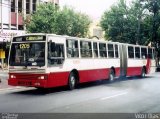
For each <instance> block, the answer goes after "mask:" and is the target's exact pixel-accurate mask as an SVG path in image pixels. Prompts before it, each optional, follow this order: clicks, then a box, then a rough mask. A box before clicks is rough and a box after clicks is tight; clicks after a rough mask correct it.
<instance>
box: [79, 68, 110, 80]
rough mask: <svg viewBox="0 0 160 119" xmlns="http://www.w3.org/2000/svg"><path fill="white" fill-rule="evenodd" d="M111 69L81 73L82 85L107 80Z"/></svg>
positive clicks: (83, 71)
mask: <svg viewBox="0 0 160 119" xmlns="http://www.w3.org/2000/svg"><path fill="white" fill-rule="evenodd" d="M108 74H109V69H95V70H82V71H79V77H80V83H82V82H89V81H96V80H101V79H107V78H108V77H107V76H108Z"/></svg>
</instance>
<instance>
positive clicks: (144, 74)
mask: <svg viewBox="0 0 160 119" xmlns="http://www.w3.org/2000/svg"><path fill="white" fill-rule="evenodd" d="M145 77H146V72H145V68H144V67H143V68H142V71H141V78H145Z"/></svg>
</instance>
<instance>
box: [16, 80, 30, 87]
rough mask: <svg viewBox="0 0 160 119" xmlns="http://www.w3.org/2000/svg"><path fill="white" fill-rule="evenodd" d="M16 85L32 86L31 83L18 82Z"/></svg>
mask: <svg viewBox="0 0 160 119" xmlns="http://www.w3.org/2000/svg"><path fill="white" fill-rule="evenodd" d="M18 85H23V86H28V85H32V82H30V81H18Z"/></svg>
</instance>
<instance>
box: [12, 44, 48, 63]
mask: <svg viewBox="0 0 160 119" xmlns="http://www.w3.org/2000/svg"><path fill="white" fill-rule="evenodd" d="M9 63H10V65H11V66H12V65H14V66H44V65H45V43H39V42H36V43H13V44H12V47H11V53H10V61H9Z"/></svg>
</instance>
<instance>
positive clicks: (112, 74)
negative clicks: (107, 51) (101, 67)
mask: <svg viewBox="0 0 160 119" xmlns="http://www.w3.org/2000/svg"><path fill="white" fill-rule="evenodd" d="M114 77H115V74H114V70H113V69H111V70H110V73H109V81H110V82H113V81H114Z"/></svg>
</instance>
